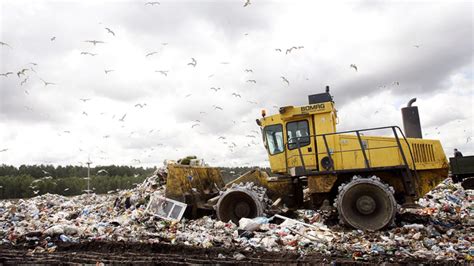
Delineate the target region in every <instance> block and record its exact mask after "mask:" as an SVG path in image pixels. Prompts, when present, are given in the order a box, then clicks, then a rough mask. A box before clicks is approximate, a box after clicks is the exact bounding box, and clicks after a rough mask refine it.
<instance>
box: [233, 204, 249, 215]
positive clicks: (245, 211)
mask: <svg viewBox="0 0 474 266" xmlns="http://www.w3.org/2000/svg"><path fill="white" fill-rule="evenodd" d="M250 211H251V209H250V205H249V204H248V203H247V202H238V203H237V204H235V207H234V214H235V216H237V217H240V218H242V217H246V216H248V215H249V214H250Z"/></svg>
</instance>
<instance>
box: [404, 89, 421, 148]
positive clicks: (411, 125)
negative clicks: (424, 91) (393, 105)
mask: <svg viewBox="0 0 474 266" xmlns="http://www.w3.org/2000/svg"><path fill="white" fill-rule="evenodd" d="M415 101H416V98H413V99H411V100H410V101H409V102H408V104H407V107H403V108H402V119H403V129H404V130H405V135H406V137H407V138H419V139H421V138H423V134H422V133H421V124H420V115H419V114H418V106H412V104H413V103H414V102H415Z"/></svg>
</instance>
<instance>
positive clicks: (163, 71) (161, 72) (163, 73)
mask: <svg viewBox="0 0 474 266" xmlns="http://www.w3.org/2000/svg"><path fill="white" fill-rule="evenodd" d="M155 72H158V73H160V74H162V75H164V76H165V77H167V76H168V72H169V70H155Z"/></svg>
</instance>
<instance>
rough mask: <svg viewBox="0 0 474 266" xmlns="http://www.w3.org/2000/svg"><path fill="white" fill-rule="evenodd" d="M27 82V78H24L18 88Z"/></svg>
mask: <svg viewBox="0 0 474 266" xmlns="http://www.w3.org/2000/svg"><path fill="white" fill-rule="evenodd" d="M27 81H28V77H27V78H25V79H24V80H23V81H22V82H20V86H23V84H25V83H26V82H27Z"/></svg>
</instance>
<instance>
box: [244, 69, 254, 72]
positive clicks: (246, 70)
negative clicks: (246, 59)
mask: <svg viewBox="0 0 474 266" xmlns="http://www.w3.org/2000/svg"><path fill="white" fill-rule="evenodd" d="M244 71H245V72H247V73H248V72H252V73H253V70H252V69H245V70H244Z"/></svg>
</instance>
